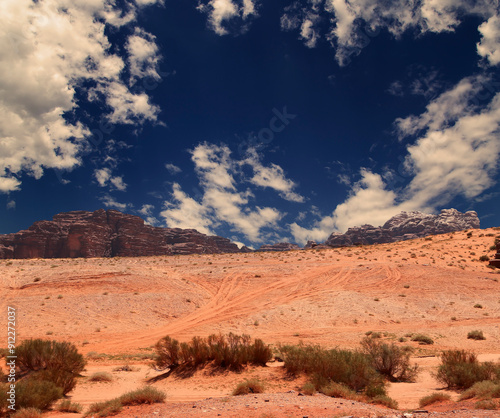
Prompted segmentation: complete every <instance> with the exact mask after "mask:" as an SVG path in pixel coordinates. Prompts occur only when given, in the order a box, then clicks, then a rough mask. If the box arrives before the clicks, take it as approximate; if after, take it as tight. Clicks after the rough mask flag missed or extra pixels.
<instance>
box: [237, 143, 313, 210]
mask: <svg viewBox="0 0 500 418" xmlns="http://www.w3.org/2000/svg"><path fill="white" fill-rule="evenodd" d="M243 163H244V164H248V165H250V166H251V167H252V169H253V172H254V175H253V177H252V178H251V179H250V180H249V181H250V183H252V184H255V185H257V186H260V187H269V188H271V189H274V190H276V191H278V192H280V196H281V197H283V198H284V199H286V200H289V201H291V202H304V200H305V199H304V197H303V196H300V195H299V194H298V193H295V192H294V191H293V189H294V188H295V187H296V184H295V183H294V182H293V181H292V180H290V179H287V178H286V177H285V173H284V171H283V169H282V168H281V167H280V166H279V165H276V164H270V166H269V167H264V166H263V165H262V163H261V161H260V158H259V155H258V154H257V151H256V150H255V149H249V150H248V156H247V158H246V159H245V160H244V161H243Z"/></svg>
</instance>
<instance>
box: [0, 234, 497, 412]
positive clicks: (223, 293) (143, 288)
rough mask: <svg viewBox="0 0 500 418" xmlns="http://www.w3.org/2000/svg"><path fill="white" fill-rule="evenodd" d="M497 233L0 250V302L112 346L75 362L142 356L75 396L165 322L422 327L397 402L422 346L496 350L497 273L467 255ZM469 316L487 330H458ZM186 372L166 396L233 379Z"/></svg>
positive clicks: (47, 327) (186, 328) (181, 326)
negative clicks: (177, 251) (345, 242)
mask: <svg viewBox="0 0 500 418" xmlns="http://www.w3.org/2000/svg"><path fill="white" fill-rule="evenodd" d="M497 235H500V231H499V230H494V229H488V230H473V231H472V236H471V237H468V236H467V233H466V232H460V233H455V234H445V235H440V236H434V237H430V238H428V239H418V240H414V241H407V242H400V243H395V244H384V245H376V246H369V247H354V248H342V249H336V250H333V249H332V250H318V251H315V250H309V251H293V252H288V253H253V254H232V255H202V256H173V257H150V258H123V259H87V260H85V259H65V260H64V259H54V260H12V261H7V260H4V261H2V262H0V277H1V282H0V284H1V287H0V292H1V293H0V294H1V296H2V297H1V302H0V304H1V305H2V311H3V312H6V310H7V306H8V305H9V306H15V307H16V308H17V312H18V323H17V331H18V336H19V338H20V339H23V338H30V337H42V338H56V339H59V340H67V341H72V342H74V343H75V344H76V345H77V346H78V348H79V350H80V351H81V352H83V353H91V354H90V356H91V357H92V358H96V357H99V356H97V355H96V353H105V354H107V355H110V354H114V355H118V359H117V360H115V361H111V362H110V359H109V356H108V357H106V359H105V362H104V363H103V362H102V360H101V363H99V362H91V364H90V365H89V370H91V369H93V368H95V367H100V366H101V365H104V364H107V365H108V366H109V367H112V366H113V364H114V365H116V364H118V363H120V362H121V364H123V363H124V362H133V361H134V359H135V361H136V362H138V367H141V369H144V370H143V371H141V372H136V373H135V374H133V373H132V372H131V373H130V376H131V377H127V379H128V380H127V382H128V383H124V382H122V383H123V384H121V383H120V384H118V383H117V382H118V381H116V382H115V383H114V386H110V385H108V386H104V387H103V388H97V387H95V385H94V386H92V385H91V386H90V387H89V388H88V389H87V392H85V393H84V392H81V395H80V392H79V391H80V390H82V391H83V389H84V385H82V387H81V388H80V387H79V388H77V393H78V394H79V395H78V396H77V395H76V394H75V399H77V400H78V399H79V400H80V401H81V402H82V403H88V402H91V400H92V399H98V398H99V399H101V398H102V399H104V398H106V397H107V396H108V395H109V397H112V396H115V392H116V393H118V392H120V391H123V390H122V389H129V388H133V387H137V386H140V385H141V384H142V383H143V381H144V379H145V377H146V374H147V373H151V371H150V370H149V369H148V370H146V367H145V366H144V361H142V362H141V361H139V360H140V355H146V354H148V353H151V347H152V345H153V344H154V343H155V342H156V341H157V340H158V339H159V338H161V337H163V336H165V335H171V336H173V337H175V338H178V339H179V340H181V341H185V340H189V339H190V338H191V337H192V336H194V335H202V336H204V335H208V334H210V333H214V332H219V331H220V332H223V333H226V332H230V331H232V332H235V333H247V334H250V335H252V336H253V337H260V338H263V339H264V340H265V341H266V342H268V343H277V342H282V343H287V342H289V343H297V342H298V341H300V340H302V341H304V342H309V343H319V344H322V345H326V346H329V347H333V346H342V347H357V346H359V341H360V340H361V339H362V338H363V337H364V334H365V332H367V331H380V332H384V333H386V339H387V340H389V341H398V340H399V338H401V337H403V338H404V336H405V335H406V334H409V333H415V332H423V333H425V334H427V335H429V336H431V337H432V338H433V339H434V341H435V344H434V345H432V346H418V345H417V344H416V343H413V342H410V343H409V344H411V345H413V346H414V347H415V348H416V349H417V352H416V355H417V356H420V357H421V358H417V359H416V361H417V362H419V363H421V365H422V368H423V370H424V372H423V373H422V374H421V376H420V378H419V382H417V383H415V384H393V385H392V386H391V388H390V394H391V396H393V397H394V398H396V399H397V400H398V401H399V403H400V406H401V407H403V408H405V407H407V408H410V407H415V406H416V404H417V403H418V399H419V398H420V397H422V396H424V395H425V394H428V393H429V392H432V391H433V390H435V389H436V388H437V387H438V385H437V383H436V382H435V380H434V379H433V377H432V375H431V371H432V370H434V368H435V367H436V365H437V364H438V359H437V358H436V357H422V356H432V355H435V354H436V353H439V351H440V350H441V349H446V348H453V347H460V348H472V349H474V350H475V351H476V352H478V353H482V354H484V355H488V356H489V357H493V358H498V357H500V331H499V325H500V283H499V279H500V275H499V274H497V272H496V271H493V270H491V269H489V268H487V267H486V265H487V263H485V262H480V261H478V258H479V257H480V256H481V255H485V254H486V255H489V256H490V257H492V256H493V254H494V251H493V250H490V246H491V245H493V242H494V238H495V236H497ZM478 305H481V308H479V307H475V306H478ZM5 321H6V319H5ZM474 329H481V330H482V331H483V332H484V334H485V336H486V338H487V339H486V340H485V341H474V340H468V339H467V333H468V332H469V331H471V330H474ZM398 343H399V342H398ZM407 343H408V342H407ZM126 354H128V356H127V355H126ZM132 354H134V355H135V357H133V358H131V356H132ZM108 366H107V367H108ZM274 372H276V371H274ZM122 375H123V372H122V374H120V376H122ZM206 379H208V380H210V379H212V377H207V378H206ZM217 379H218V380H217ZM231 379H232V378H231ZM242 379H243V377H242V376H237V379H236V381H241V380H242ZM198 380H200V382H198V383H196V382H195V380H192V381H191V383H190V380H189V379H188V380H186V381H182V382H181V383H178V382H177V383H176V382H169V383H168V387H167V391H168V392H169V393H170V394H172V395H173V397H172V399H173V400H176V399H177V400H187V399H191V400H194V399H202V398H204V397H206V396H207V395H208V396H224V395H227V393H229V392H230V390H231V389H232V387H234V386H231V385H232V384H233V383H234V382H232V381H231V382H229V383H227V387H226V386H223V387H222V386H220V385H218V384H217V382H218V381H219V380H220V376H219V377H216V380H215V382H216V383H213V384H212V383H210V384H209V386H210V387H212V386H214V385H215V386H217V387H218V388H217V389H216V388H212V389H207V390H205V389H203V390H199V391H196V390H195V388H196V387H203V384H204V383H203V381H204V378H203V377H200V378H199V379H198ZM278 384H279V385H281V387H280V390H285V389H290V388H292V389H293V387H294V385H295V386H296V382H290V384H286V385H284V383H283V379H281V378H279V379H278ZM200 385H201V386H200ZM283 385H284V386H283ZM160 386H161V384H160ZM230 386H231V387H230ZM177 387H182V388H183V389H182V390H181V392H177V391H178V389H177ZM112 388H115V389H112ZM93 392H95V393H96V394H95V395H93V394H92V393H93ZM108 392H109V393H108ZM182 393H183V394H182ZM176 394H177V395H176Z"/></svg>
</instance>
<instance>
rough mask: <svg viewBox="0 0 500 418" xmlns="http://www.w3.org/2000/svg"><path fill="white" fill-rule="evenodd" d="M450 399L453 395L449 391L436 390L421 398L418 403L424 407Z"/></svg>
mask: <svg viewBox="0 0 500 418" xmlns="http://www.w3.org/2000/svg"><path fill="white" fill-rule="evenodd" d="M450 399H451V396H450V395H448V394H447V393H439V392H434V393H431V394H430V395H427V396H424V397H423V398H421V399H420V401H419V402H418V404H419V405H420V408H423V407H424V406H427V405H431V404H433V403H436V402H443V401H449V400H450Z"/></svg>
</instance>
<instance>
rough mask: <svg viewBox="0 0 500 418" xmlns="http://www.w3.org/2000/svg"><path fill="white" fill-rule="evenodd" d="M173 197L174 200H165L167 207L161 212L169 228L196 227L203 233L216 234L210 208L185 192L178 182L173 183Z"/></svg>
mask: <svg viewBox="0 0 500 418" xmlns="http://www.w3.org/2000/svg"><path fill="white" fill-rule="evenodd" d="M172 197H173V202H165V207H166V209H165V210H164V211H162V212H161V213H160V216H162V217H163V218H164V219H165V222H166V224H167V226H168V227H169V228H184V229H196V230H198V231H199V232H201V233H203V234H207V235H215V234H214V233H213V231H212V226H213V225H214V221H213V220H212V219H211V217H210V216H209V212H210V211H209V209H208V208H205V207H204V206H203V205H201V204H199V203H198V202H197V201H196V200H194V199H192V198H191V197H189V196H188V195H187V194H186V193H184V192H183V191H182V189H181V186H180V185H179V184H177V183H174V185H173V192H172Z"/></svg>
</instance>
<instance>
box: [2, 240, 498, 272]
mask: <svg viewBox="0 0 500 418" xmlns="http://www.w3.org/2000/svg"><path fill="white" fill-rule="evenodd" d="M0 251H1V250H0ZM490 266H493V267H496V268H499V269H500V243H498V244H497V253H496V254H495V258H494V259H493V260H491V261H490Z"/></svg>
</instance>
